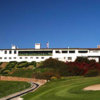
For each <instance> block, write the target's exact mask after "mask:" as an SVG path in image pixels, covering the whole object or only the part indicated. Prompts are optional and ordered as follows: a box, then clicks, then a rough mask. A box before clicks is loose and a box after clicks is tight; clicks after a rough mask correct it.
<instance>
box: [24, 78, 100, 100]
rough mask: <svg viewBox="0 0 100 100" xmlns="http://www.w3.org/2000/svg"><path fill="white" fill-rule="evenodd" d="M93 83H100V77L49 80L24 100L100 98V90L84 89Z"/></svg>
mask: <svg viewBox="0 0 100 100" xmlns="http://www.w3.org/2000/svg"><path fill="white" fill-rule="evenodd" d="M93 84H100V77H92V78H84V77H68V78H66V79H60V80H56V81H51V82H48V83H47V84H45V85H44V86H42V87H40V88H39V89H38V90H37V91H35V92H34V93H29V94H27V95H25V96H23V98H24V100H100V91H83V88H84V87H86V86H89V85H93Z"/></svg>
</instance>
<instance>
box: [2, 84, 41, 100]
mask: <svg viewBox="0 0 100 100" xmlns="http://www.w3.org/2000/svg"><path fill="white" fill-rule="evenodd" d="M39 86H40V85H39V84H37V83H33V82H31V87H30V88H28V89H26V90H23V91H21V92H17V93H14V94H11V95H9V96H6V97H3V98H1V99H0V100H23V98H20V96H22V95H24V94H26V93H28V92H33V91H35V90H36V89H37V88H39Z"/></svg>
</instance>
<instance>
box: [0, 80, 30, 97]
mask: <svg viewBox="0 0 100 100" xmlns="http://www.w3.org/2000/svg"><path fill="white" fill-rule="evenodd" d="M28 87H30V84H29V83H26V82H14V81H0V98H1V97H4V96H7V95H9V94H12V93H15V92H18V91H21V90H24V89H26V88H28Z"/></svg>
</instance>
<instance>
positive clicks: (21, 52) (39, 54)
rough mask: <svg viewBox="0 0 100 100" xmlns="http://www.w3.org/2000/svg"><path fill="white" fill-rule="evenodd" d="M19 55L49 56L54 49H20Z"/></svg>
mask: <svg viewBox="0 0 100 100" xmlns="http://www.w3.org/2000/svg"><path fill="white" fill-rule="evenodd" d="M18 54H19V56H49V55H52V51H18Z"/></svg>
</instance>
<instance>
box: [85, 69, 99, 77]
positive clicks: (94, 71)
mask: <svg viewBox="0 0 100 100" xmlns="http://www.w3.org/2000/svg"><path fill="white" fill-rule="evenodd" d="M98 75H99V71H98V70H89V71H88V72H87V73H86V74H85V75H84V76H85V77H94V76H98Z"/></svg>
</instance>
